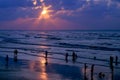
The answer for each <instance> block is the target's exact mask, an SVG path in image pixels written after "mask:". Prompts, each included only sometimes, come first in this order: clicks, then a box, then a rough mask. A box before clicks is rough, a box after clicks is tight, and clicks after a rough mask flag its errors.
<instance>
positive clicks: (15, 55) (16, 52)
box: [14, 49, 18, 61]
mask: <svg viewBox="0 0 120 80" xmlns="http://www.w3.org/2000/svg"><path fill="white" fill-rule="evenodd" d="M17 54H18V51H17V49H15V50H14V61H17Z"/></svg>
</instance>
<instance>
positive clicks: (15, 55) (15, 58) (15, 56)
mask: <svg viewBox="0 0 120 80" xmlns="http://www.w3.org/2000/svg"><path fill="white" fill-rule="evenodd" d="M17 55H18V50H17V49H15V50H14V61H17ZM5 60H6V61H7V62H8V61H9V56H8V55H6V58H5Z"/></svg>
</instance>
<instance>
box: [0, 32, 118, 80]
mask: <svg viewBox="0 0 120 80" xmlns="http://www.w3.org/2000/svg"><path fill="white" fill-rule="evenodd" d="M119 40H120V32H119V31H0V42H1V44H0V80H119V79H120V74H119V73H120V59H119V57H120V42H119ZM15 49H17V50H18V54H17V61H14V50H15ZM45 51H47V52H48V53H47V57H46V55H45ZM73 52H74V53H75V54H76V55H77V58H76V59H75V60H74V59H73ZM66 53H68V56H67V57H66ZM6 55H8V60H7V61H6ZM110 56H111V57H113V61H110ZM116 56H117V57H118V59H117V60H116ZM85 66H86V67H85ZM91 75H92V76H91Z"/></svg>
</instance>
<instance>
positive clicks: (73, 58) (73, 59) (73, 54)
mask: <svg viewBox="0 0 120 80" xmlns="http://www.w3.org/2000/svg"><path fill="white" fill-rule="evenodd" d="M75 60H76V54H75V52H73V53H72V61H73V62H75Z"/></svg>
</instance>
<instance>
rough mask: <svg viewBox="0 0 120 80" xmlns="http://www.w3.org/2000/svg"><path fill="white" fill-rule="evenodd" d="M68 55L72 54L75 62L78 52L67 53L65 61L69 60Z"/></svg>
mask: <svg viewBox="0 0 120 80" xmlns="http://www.w3.org/2000/svg"><path fill="white" fill-rule="evenodd" d="M68 56H72V61H73V63H74V62H75V61H76V59H77V54H76V53H75V52H74V51H73V53H72V55H69V54H68V53H66V54H65V61H66V62H68Z"/></svg>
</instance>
